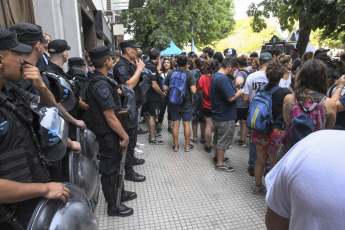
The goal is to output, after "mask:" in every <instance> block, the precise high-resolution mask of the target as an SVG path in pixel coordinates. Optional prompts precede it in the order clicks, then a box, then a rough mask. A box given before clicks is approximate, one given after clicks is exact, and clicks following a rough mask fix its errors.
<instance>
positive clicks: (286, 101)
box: [283, 94, 292, 122]
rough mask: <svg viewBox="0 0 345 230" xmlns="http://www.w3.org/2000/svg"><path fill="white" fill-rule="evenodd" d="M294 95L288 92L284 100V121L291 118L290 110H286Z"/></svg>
mask: <svg viewBox="0 0 345 230" xmlns="http://www.w3.org/2000/svg"><path fill="white" fill-rule="evenodd" d="M291 97H292V95H291V94H288V95H286V96H285V97H284V102H283V118H284V121H285V122H287V120H288V118H289V111H287V110H286V105H287V103H288V102H289V100H290V98H291Z"/></svg>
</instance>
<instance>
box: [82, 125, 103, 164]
mask: <svg viewBox="0 0 345 230" xmlns="http://www.w3.org/2000/svg"><path fill="white" fill-rule="evenodd" d="M76 136H77V141H78V142H79V143H80V146H81V154H82V155H84V156H86V157H87V158H89V159H90V160H91V161H94V160H95V159H96V158H97V154H98V149H99V144H98V142H97V141H96V135H95V134H94V133H93V132H92V131H91V130H89V129H87V128H86V129H83V130H81V129H80V128H79V127H77V132H76Z"/></svg>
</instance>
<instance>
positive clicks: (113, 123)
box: [103, 108, 129, 147]
mask: <svg viewBox="0 0 345 230" xmlns="http://www.w3.org/2000/svg"><path fill="white" fill-rule="evenodd" d="M103 115H104V117H105V119H106V121H107V123H108V125H109V126H110V128H111V129H112V130H113V131H114V132H115V133H117V134H118V135H119V136H120V138H121V139H122V140H121V142H120V146H121V147H127V146H128V142H129V137H128V135H127V133H126V132H125V130H124V129H123V127H122V125H121V123H120V121H119V119H117V117H116V116H115V113H114V108H110V109H107V110H105V111H103Z"/></svg>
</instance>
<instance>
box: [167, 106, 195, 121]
mask: <svg viewBox="0 0 345 230" xmlns="http://www.w3.org/2000/svg"><path fill="white" fill-rule="evenodd" d="M170 115H171V120H172V121H179V120H181V118H182V121H191V120H192V110H191V109H190V110H188V111H187V112H179V111H172V110H170Z"/></svg>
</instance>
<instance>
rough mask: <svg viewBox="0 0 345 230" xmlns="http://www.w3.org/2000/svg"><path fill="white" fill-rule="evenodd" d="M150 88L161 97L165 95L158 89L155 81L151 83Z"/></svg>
mask: <svg viewBox="0 0 345 230" xmlns="http://www.w3.org/2000/svg"><path fill="white" fill-rule="evenodd" d="M152 88H153V89H154V90H155V91H156V92H157V93H158V94H159V95H161V96H162V97H165V96H166V95H165V93H164V92H163V91H162V90H161V88H159V86H158V84H157V81H152Z"/></svg>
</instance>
